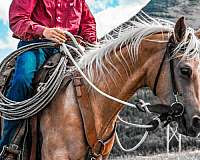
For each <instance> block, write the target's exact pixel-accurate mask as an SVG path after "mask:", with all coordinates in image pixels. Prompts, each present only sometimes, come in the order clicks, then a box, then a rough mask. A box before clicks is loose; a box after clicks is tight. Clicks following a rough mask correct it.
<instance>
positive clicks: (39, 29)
mask: <svg viewBox="0 0 200 160" xmlns="http://www.w3.org/2000/svg"><path fill="white" fill-rule="evenodd" d="M44 29H45V27H44V26H41V25H37V27H36V30H35V33H36V35H37V36H39V37H41V38H42V37H43V32H44Z"/></svg>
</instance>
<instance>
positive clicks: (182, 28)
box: [174, 17, 186, 42]
mask: <svg viewBox="0 0 200 160" xmlns="http://www.w3.org/2000/svg"><path fill="white" fill-rule="evenodd" d="M185 32H186V25H185V18H184V17H181V18H179V19H178V21H177V22H176V25H175V28H174V34H175V40H176V42H181V41H182V40H183V38H184V36H185Z"/></svg>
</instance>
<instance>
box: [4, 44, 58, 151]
mask: <svg viewBox="0 0 200 160" xmlns="http://www.w3.org/2000/svg"><path fill="white" fill-rule="evenodd" d="M35 42H39V40H37V41H36V40H35V41H20V42H19V44H18V48H20V47H22V46H25V45H27V44H31V43H35ZM47 51H48V52H47ZM56 51H57V49H54V48H49V49H45V50H44V49H33V50H29V51H26V52H24V53H22V54H21V55H20V56H18V58H17V60H16V65H15V72H14V74H13V76H12V80H11V81H10V87H9V89H8V90H7V92H6V97H7V98H9V99H11V100H13V101H23V100H26V99H28V98H30V97H31V96H32V94H33V87H32V80H33V78H34V75H35V73H36V71H38V69H39V68H40V66H41V65H42V64H43V63H44V62H45V61H46V60H47V59H48V58H49V57H50V56H51V55H53V54H54V53H55V52H56ZM21 121H22V120H19V121H9V120H4V127H3V135H2V137H1V140H0V151H1V150H2V149H3V146H4V145H8V144H9V142H10V141H11V139H12V135H13V134H14V133H15V131H16V129H17V127H18V125H19V124H20V122H21Z"/></svg>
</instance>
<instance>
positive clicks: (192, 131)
mask: <svg viewBox="0 0 200 160" xmlns="http://www.w3.org/2000/svg"><path fill="white" fill-rule="evenodd" d="M199 43H200V42H199V40H198V38H197V37H196V36H195V34H194V33H193V32H191V30H190V29H188V28H186V25H185V23H184V18H183V17H182V18H180V19H179V20H178V21H177V23H176V25H175V29H174V34H173V35H172V36H171V38H170V40H169V42H168V45H167V46H166V51H165V57H163V59H162V58H161V59H162V61H163V62H161V63H160V65H161V66H160V68H159V66H157V69H156V71H157V70H158V74H157V77H156V82H155V83H154V86H153V87H154V91H156V94H157V95H158V96H159V97H160V99H161V101H162V102H163V103H164V104H167V105H169V106H171V108H172V110H174V111H175V112H177V116H175V119H176V121H177V122H178V125H179V129H178V130H179V132H180V133H181V134H184V135H188V136H192V137H195V136H197V135H198V133H199V132H200V103H199V98H200V97H199V96H200V94H199V89H200V87H199V86H200V74H199V63H200V62H199V54H200V53H198V52H199ZM162 63H163V64H162ZM159 70H162V71H159ZM156 71H155V72H156ZM159 72H160V73H159Z"/></svg>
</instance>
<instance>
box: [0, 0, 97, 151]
mask: <svg viewBox="0 0 200 160" xmlns="http://www.w3.org/2000/svg"><path fill="white" fill-rule="evenodd" d="M9 23H10V28H11V30H12V31H13V33H14V34H13V36H14V37H17V38H19V39H20V42H19V44H18V48H19V47H22V46H24V45H27V44H31V43H34V42H41V41H43V40H42V39H44V38H45V39H47V40H51V41H54V42H56V43H63V42H65V41H66V36H65V33H64V31H65V30H67V31H69V32H71V33H72V34H73V35H79V36H81V37H82V38H83V39H84V40H85V41H87V42H90V43H95V42H96V39H97V38H96V23H95V19H94V17H93V15H92V14H91V12H90V10H89V8H88V6H87V4H86V2H85V0H50V1H49V0H13V1H12V3H11V6H10V10H9ZM54 50H55V49H54ZM53 54H54V51H51V52H48V53H47V52H46V51H44V50H43V49H34V50H29V51H26V52H24V53H23V54H21V55H20V56H19V57H18V58H17V60H16V65H15V72H14V75H13V77H12V80H11V84H10V88H9V89H8V90H7V93H6V97H7V98H9V99H11V100H13V101H23V100H26V99H28V98H30V96H31V93H32V79H33V77H34V74H35V72H36V71H37V70H38V69H39V67H40V66H41V65H42V64H43V63H44V62H45V60H46V59H47V58H49V56H51V55H53ZM20 122H21V121H8V120H4V128H3V136H2V138H1V140H0V150H2V148H3V146H4V145H8V144H9V142H10V141H11V137H12V135H13V134H14V133H15V131H16V128H17V127H18V125H19V124H20Z"/></svg>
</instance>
